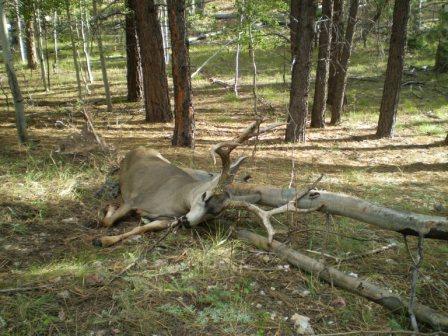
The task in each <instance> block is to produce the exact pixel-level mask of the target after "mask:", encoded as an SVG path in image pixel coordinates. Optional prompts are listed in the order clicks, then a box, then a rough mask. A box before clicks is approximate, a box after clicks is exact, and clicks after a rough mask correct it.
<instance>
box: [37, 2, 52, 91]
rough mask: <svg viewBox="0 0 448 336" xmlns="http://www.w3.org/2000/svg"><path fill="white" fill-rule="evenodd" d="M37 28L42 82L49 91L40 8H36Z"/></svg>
mask: <svg viewBox="0 0 448 336" xmlns="http://www.w3.org/2000/svg"><path fill="white" fill-rule="evenodd" d="M35 19H36V20H35V23H36V28H37V41H38V48H37V49H38V53H39V64H40V75H41V79H42V84H43V86H44V89H45V91H48V90H49V88H48V83H47V66H46V64H45V56H44V45H43V36H42V35H43V34H42V17H41V13H40V9H37V10H36V18H35Z"/></svg>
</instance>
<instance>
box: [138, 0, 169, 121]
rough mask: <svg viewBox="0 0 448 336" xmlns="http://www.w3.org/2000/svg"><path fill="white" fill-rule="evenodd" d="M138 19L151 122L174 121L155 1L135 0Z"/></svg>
mask: <svg viewBox="0 0 448 336" xmlns="http://www.w3.org/2000/svg"><path fill="white" fill-rule="evenodd" d="M135 9H136V11H135V18H136V26H137V35H138V40H139V41H141V43H140V57H141V61H142V73H143V90H144V97H145V110H146V121H147V122H167V121H171V119H172V115H171V109H170V99H169V92H168V80H167V77H166V72H165V61H164V57H163V48H162V33H161V30H160V24H159V21H158V19H157V9H156V6H155V5H154V0H135Z"/></svg>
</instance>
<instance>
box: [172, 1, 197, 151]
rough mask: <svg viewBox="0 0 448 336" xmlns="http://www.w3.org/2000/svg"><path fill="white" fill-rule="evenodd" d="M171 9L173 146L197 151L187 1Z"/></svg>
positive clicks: (177, 2) (174, 5) (175, 2)
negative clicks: (195, 145)
mask: <svg viewBox="0 0 448 336" xmlns="http://www.w3.org/2000/svg"><path fill="white" fill-rule="evenodd" d="M167 5H168V21H169V26H170V33H171V50H172V53H173V60H172V69H173V70H172V71H173V84H174V134H173V139H172V144H173V145H174V146H183V147H191V148H194V109H193V104H192V101H191V77H190V57H189V51H188V46H187V39H188V37H187V27H186V19H185V0H168V1H167Z"/></svg>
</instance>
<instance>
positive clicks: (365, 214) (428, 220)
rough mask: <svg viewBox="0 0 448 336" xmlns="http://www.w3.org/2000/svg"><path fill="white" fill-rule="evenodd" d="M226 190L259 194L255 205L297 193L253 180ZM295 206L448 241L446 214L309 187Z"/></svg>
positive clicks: (280, 202) (279, 202)
mask: <svg viewBox="0 0 448 336" xmlns="http://www.w3.org/2000/svg"><path fill="white" fill-rule="evenodd" d="M229 191H230V192H231V194H232V195H235V196H240V195H258V196H259V201H258V202H257V204H261V205H266V206H271V207H278V206H280V205H284V204H286V203H288V202H289V201H291V200H292V199H293V198H294V197H296V195H297V193H298V191H297V190H296V189H294V188H277V187H273V186H263V185H257V184H252V183H233V184H232V185H230V186H229ZM296 206H297V207H298V208H300V209H314V208H320V210H319V211H321V212H324V213H330V214H332V215H341V216H344V217H349V218H353V219H356V220H359V221H361V222H364V223H368V224H372V225H376V226H378V227H380V228H382V229H384V230H389V231H395V232H399V233H401V234H404V235H411V236H419V235H420V234H423V236H424V238H433V239H441V240H448V218H446V217H440V216H429V215H422V214H417V213H414V212H407V211H399V210H394V209H390V208H387V207H383V206H380V205H377V204H374V203H371V202H368V201H365V200H362V199H360V198H357V197H352V196H348V195H345V194H340V193H332V192H329V191H325V190H319V191H317V190H311V191H309V192H308V193H306V195H305V196H304V197H303V198H301V199H299V200H298V202H297V204H296Z"/></svg>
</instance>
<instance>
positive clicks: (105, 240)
mask: <svg viewBox="0 0 448 336" xmlns="http://www.w3.org/2000/svg"><path fill="white" fill-rule="evenodd" d="M172 223H173V222H172V221H168V220H156V221H154V222H151V223H148V224H145V225H142V226H137V227H136V228H133V229H132V230H131V231H128V232H125V233H123V234H120V235H116V236H104V237H101V238H95V239H94V240H93V241H92V243H93V245H95V246H98V247H108V246H111V245H114V244H116V243H118V242H119V241H122V240H124V239H126V238H129V237H131V236H136V235H138V234H143V233H145V232H148V231H161V230H164V229H168V228H169V227H170V226H171V225H172ZM174 223H175V222H174Z"/></svg>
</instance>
